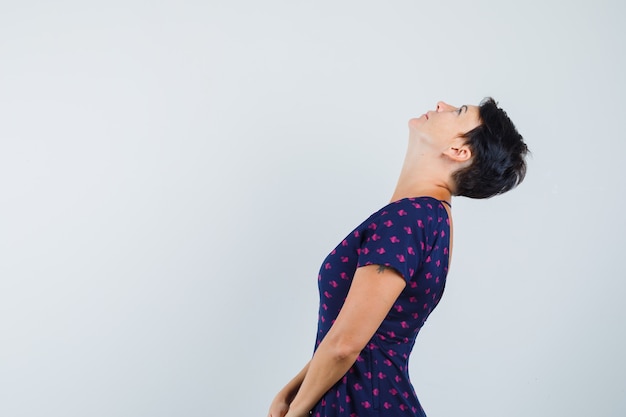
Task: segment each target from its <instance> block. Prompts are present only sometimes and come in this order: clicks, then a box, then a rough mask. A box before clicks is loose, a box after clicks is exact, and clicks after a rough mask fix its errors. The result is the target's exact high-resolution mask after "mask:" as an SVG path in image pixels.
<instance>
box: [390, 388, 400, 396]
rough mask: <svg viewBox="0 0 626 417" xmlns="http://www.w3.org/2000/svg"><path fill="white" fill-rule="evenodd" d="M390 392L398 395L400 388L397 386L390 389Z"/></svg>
mask: <svg viewBox="0 0 626 417" xmlns="http://www.w3.org/2000/svg"><path fill="white" fill-rule="evenodd" d="M389 394H391V395H398V390H397V389H395V388H391V389H390V390H389Z"/></svg>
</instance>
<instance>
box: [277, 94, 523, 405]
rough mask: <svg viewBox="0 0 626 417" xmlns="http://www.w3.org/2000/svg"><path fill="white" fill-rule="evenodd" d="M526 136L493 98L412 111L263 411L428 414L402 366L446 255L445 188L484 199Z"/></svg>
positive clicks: (436, 291)
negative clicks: (289, 370)
mask: <svg viewBox="0 0 626 417" xmlns="http://www.w3.org/2000/svg"><path fill="white" fill-rule="evenodd" d="M527 152H528V149H527V147H526V144H525V143H524V141H523V139H522V136H521V135H520V134H519V133H518V132H517V130H516V129H515V126H514V125H513V123H512V122H511V120H510V119H509V117H508V116H507V114H506V113H505V112H504V111H503V110H502V109H500V108H499V107H498V106H497V104H496V102H495V101H494V100H493V99H491V98H488V99H485V100H483V102H482V103H481V104H480V105H479V106H472V105H463V106H461V107H458V108H457V107H453V106H451V105H448V104H446V103H443V102H439V103H437V106H436V109H435V110H433V111H428V112H427V113H425V114H423V115H422V116H420V117H419V118H414V119H411V120H410V121H409V141H408V148H407V152H406V156H405V159H404V164H403V166H402V170H401V172H400V177H399V179H398V183H397V185H396V188H395V190H394V192H393V195H392V197H391V202H390V203H389V204H387V205H386V206H384V207H382V208H381V209H380V210H378V211H376V212H375V213H373V214H372V215H371V216H370V217H369V218H367V219H366V220H365V221H363V222H362V223H361V224H360V225H359V226H357V227H356V228H355V229H354V230H353V231H352V232H350V233H349V234H348V235H347V236H346V238H345V239H344V240H342V241H341V242H340V243H339V244H338V245H337V247H336V248H335V249H333V250H332V251H331V252H330V254H329V255H328V256H327V257H326V259H325V260H324V261H323V262H322V266H321V268H320V271H319V275H318V286H319V293H320V307H319V318H318V329H317V341H316V345H315V352H314V354H313V357H312V359H311V360H310V361H309V363H307V364H306V365H305V366H304V368H303V369H302V370H301V371H300V372H299V373H298V374H297V375H296V376H295V377H294V378H293V379H292V380H291V381H289V382H288V383H287V385H286V386H285V387H284V388H283V389H282V390H281V391H280V392H279V393H278V394H277V395H276V397H275V398H274V400H273V401H272V404H271V405H270V410H269V416H270V417H285V416H286V417H304V416H309V415H312V416H314V417H369V416H412V417H414V416H425V415H426V414H425V413H424V411H423V409H422V407H421V406H420V403H419V401H418V397H417V395H416V393H415V391H414V390H413V387H412V385H411V382H410V380H409V374H408V359H409V355H410V353H411V350H412V348H413V345H414V343H415V339H416V336H417V334H418V333H419V331H420V329H421V327H422V326H423V325H424V322H425V321H426V319H427V318H428V315H429V314H430V312H431V311H432V310H433V309H434V308H435V307H436V306H437V304H438V302H439V300H440V299H441V296H442V294H443V290H444V286H445V282H446V276H447V273H448V267H449V264H450V260H451V256H452V232H453V230H452V216H451V199H452V196H466V197H470V198H489V197H492V196H495V195H498V194H502V193H504V192H506V191H509V190H510V189H512V188H514V187H515V186H517V185H518V184H519V183H520V182H521V181H522V180H523V179H524V176H525V174H526V163H525V159H524V158H525V156H526V154H527Z"/></svg>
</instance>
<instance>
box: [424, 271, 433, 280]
mask: <svg viewBox="0 0 626 417" xmlns="http://www.w3.org/2000/svg"><path fill="white" fill-rule="evenodd" d="M432 277H433V274H431V273H430V272H426V275H424V278H426V279H431V278H432Z"/></svg>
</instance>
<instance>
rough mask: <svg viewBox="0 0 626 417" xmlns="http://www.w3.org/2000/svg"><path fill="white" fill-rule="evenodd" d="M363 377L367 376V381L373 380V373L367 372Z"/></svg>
mask: <svg viewBox="0 0 626 417" xmlns="http://www.w3.org/2000/svg"><path fill="white" fill-rule="evenodd" d="M363 375H365V378H367V379H372V373H371V372H365V373H364V374H363Z"/></svg>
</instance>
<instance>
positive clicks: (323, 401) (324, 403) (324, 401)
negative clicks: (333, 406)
mask: <svg viewBox="0 0 626 417" xmlns="http://www.w3.org/2000/svg"><path fill="white" fill-rule="evenodd" d="M322 405H323V406H324V405H326V400H325V399H323V398H322Z"/></svg>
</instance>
